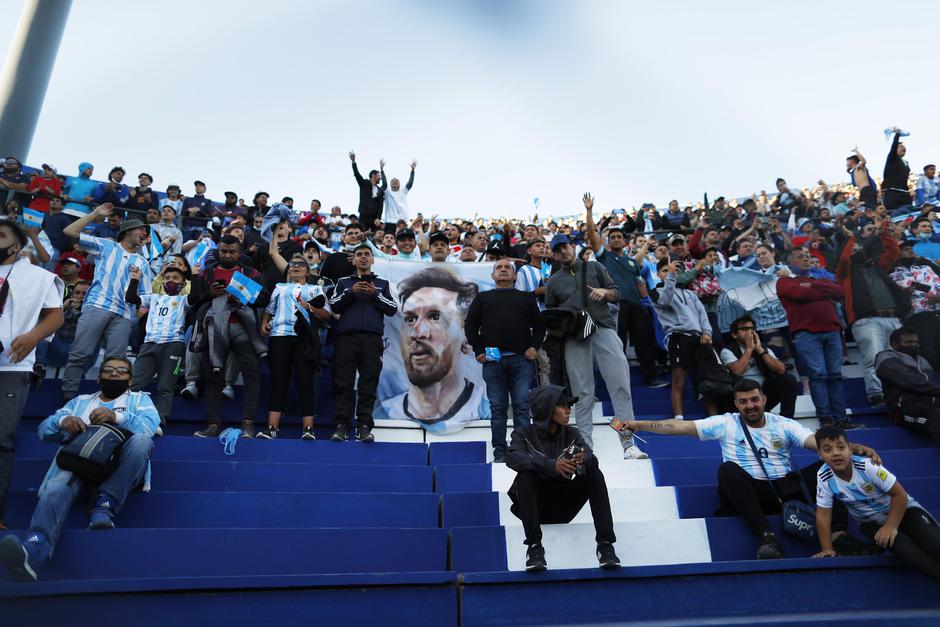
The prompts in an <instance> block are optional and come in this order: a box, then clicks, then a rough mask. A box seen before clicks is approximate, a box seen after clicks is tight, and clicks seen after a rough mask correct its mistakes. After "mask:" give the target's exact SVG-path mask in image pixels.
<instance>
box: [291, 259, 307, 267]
mask: <svg viewBox="0 0 940 627" xmlns="http://www.w3.org/2000/svg"><path fill="white" fill-rule="evenodd" d="M287 267H288V268H306V267H307V262H306V261H300V260H296V261H291V262H290V263H289V264H287Z"/></svg>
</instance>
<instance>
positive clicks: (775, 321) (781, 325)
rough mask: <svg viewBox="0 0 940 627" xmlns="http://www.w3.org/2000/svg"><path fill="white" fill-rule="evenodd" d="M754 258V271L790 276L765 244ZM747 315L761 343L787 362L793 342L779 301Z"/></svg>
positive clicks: (760, 307) (767, 304) (775, 300)
mask: <svg viewBox="0 0 940 627" xmlns="http://www.w3.org/2000/svg"><path fill="white" fill-rule="evenodd" d="M754 256H755V257H757V265H758V267H757V268H755V269H757V270H760V271H761V272H763V273H764V274H774V275H776V276H777V277H778V278H780V277H785V276H790V269H789V268H787V266H786V265H785V264H781V263H777V257H776V255H775V253H774V250H773V249H771V248H770V247H769V246H767V245H766V244H761V245H760V246H758V247H757V248H756V249H754ZM749 315H750V316H751V317H752V318H753V319H754V322H756V323H757V331H758V333H760V337H761V341H762V342H763V343H764V344H766V345H767V347H768V348H770V349H773V350H774V352H775V353H776V354H777V357H778V358H779V359H780V360H781V361H784V362H786V361H788V360H789V359H790V358H791V357H792V355H791V354H790V353H791V351H790V344H792V341H793V340H792V339H791V338H790V332H789V331H788V330H787V312H786V310H784V308H783V305H782V304H781V303H780V300H779V299H774V300H772V301H770V302H768V303H766V304H764V305H761V306H759V307H757V308H756V309H754V310H752V311H751V312H749ZM771 407H773V405H771ZM791 418H792V416H791Z"/></svg>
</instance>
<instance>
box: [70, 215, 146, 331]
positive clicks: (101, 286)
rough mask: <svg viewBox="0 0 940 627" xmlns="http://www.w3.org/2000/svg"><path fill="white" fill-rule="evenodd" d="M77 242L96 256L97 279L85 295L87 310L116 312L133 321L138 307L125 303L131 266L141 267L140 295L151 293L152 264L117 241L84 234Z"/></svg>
mask: <svg viewBox="0 0 940 627" xmlns="http://www.w3.org/2000/svg"><path fill="white" fill-rule="evenodd" d="M78 243H79V244H81V246H82V248H84V249H85V250H87V251H89V252H93V253H96V254H97V256H98V260H97V262H96V263H95V277H94V279H93V280H92V282H91V287H90V288H88V293H87V294H86V295H85V304H84V306H85V307H97V308H98V309H104V310H105V311H110V312H112V313H116V314H118V315H119V316H123V317H124V318H128V319H130V320H133V319H134V316H135V314H136V313H137V306H136V305H132V304H130V303H128V302H125V301H124V293H125V292H126V291H127V284H128V283H130V280H131V273H130V267H131V266H137V267H138V268H140V287H139V288H138V289H137V293H138V294H141V295H144V294H149V293H150V284H151V283H152V282H153V273H152V272H151V270H150V264H149V263H148V260H147V258H146V257H144V256H143V255H140V254H138V253H129V252H127V251H126V250H124V247H123V246H121V245H120V244H118V243H117V242H115V241H113V240H110V239H104V238H101V237H94V236H92V235H88V234H87V233H82V234H81V235H80V236H79V238H78Z"/></svg>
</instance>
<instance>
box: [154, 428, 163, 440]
mask: <svg viewBox="0 0 940 627" xmlns="http://www.w3.org/2000/svg"><path fill="white" fill-rule="evenodd" d="M153 435H154V436H155V437H158V438H162V437H163V425H160V426H159V427H157V430H156V431H154V432H153Z"/></svg>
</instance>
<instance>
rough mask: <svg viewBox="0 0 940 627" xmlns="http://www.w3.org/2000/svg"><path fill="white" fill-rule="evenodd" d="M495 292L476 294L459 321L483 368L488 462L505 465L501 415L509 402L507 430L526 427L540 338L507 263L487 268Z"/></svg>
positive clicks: (534, 314)
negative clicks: (490, 456)
mask: <svg viewBox="0 0 940 627" xmlns="http://www.w3.org/2000/svg"><path fill="white" fill-rule="evenodd" d="M492 277H493V281H494V282H495V284H496V287H495V288H494V289H492V290H489V291H485V292H479V293H477V295H476V297H475V298H474V299H473V302H472V303H470V309H469V310H468V311H467V318H466V321H465V322H464V329H465V331H466V338H467V342H468V343H469V344H470V346H471V347H472V348H473V354H474V355H475V356H476V359H477V361H478V362H480V363H481V364H483V381H484V382H485V383H486V396H487V398H488V399H489V401H490V412H491V418H490V428H491V430H492V436H493V461H494V462H496V463H498V464H501V463H505V462H506V420H507V414H506V411H507V409H509V402H510V399H511V400H512V425H513V430H514V431H515V430H518V429H521V428H522V427H526V426H528V425H529V388H530V387H531V386H532V379H533V376H534V375H535V367H534V362H535V360H536V359H537V358H538V350H539V347H540V346H541V345H542V338H543V337H544V335H545V325H544V323H543V322H542V318H541V316H540V315H539V308H538V305H537V304H536V302H535V296H533V295H532V294H530V293H528V292H523V291H520V290H518V289H516V288H515V287H514V286H515V283H516V266H515V265H514V264H513V263H512V262H511V261H509V260H508V259H501V260H499V261H497V262H496V263H495V264H494V265H493V273H492Z"/></svg>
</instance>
